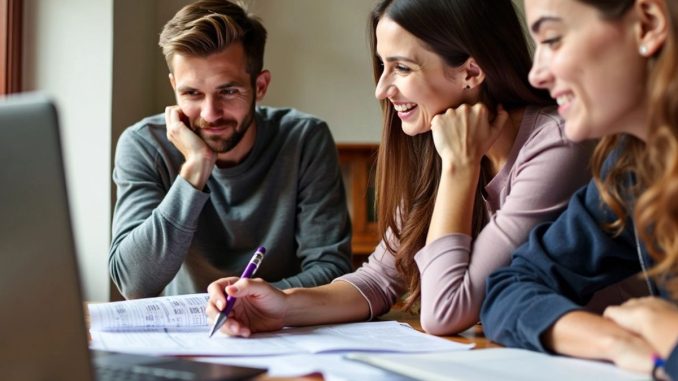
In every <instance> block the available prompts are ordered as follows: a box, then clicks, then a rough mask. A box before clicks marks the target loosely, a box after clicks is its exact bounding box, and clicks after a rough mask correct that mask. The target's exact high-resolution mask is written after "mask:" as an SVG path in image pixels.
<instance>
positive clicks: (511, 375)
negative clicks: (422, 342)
mask: <svg viewBox="0 0 678 381" xmlns="http://www.w3.org/2000/svg"><path fill="white" fill-rule="evenodd" d="M346 357H347V358H348V359H349V360H354V361H359V362H362V363H366V364H369V365H372V366H375V367H378V368H381V369H385V370H388V371H391V372H394V373H397V374H401V375H404V376H407V377H411V378H413V379H416V380H422V381H466V380H468V381H474V380H483V381H541V380H547V379H548V380H549V381H570V380H596V381H641V380H647V379H648V378H647V377H648V376H647V375H644V374H638V373H633V372H629V371H625V370H623V369H620V368H617V367H615V366H614V365H613V364H610V363H605V362H601V361H589V360H581V359H575V358H571V357H565V356H552V355H547V354H544V353H539V352H533V351H528V350H524V349H515V348H490V349H476V350H472V351H459V352H447V353H445V352H432V353H425V354H372V353H351V354H349V355H347V356H346Z"/></svg>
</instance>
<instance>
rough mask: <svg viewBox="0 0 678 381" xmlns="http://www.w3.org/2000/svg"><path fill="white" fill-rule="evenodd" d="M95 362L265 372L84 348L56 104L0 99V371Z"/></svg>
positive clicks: (201, 371)
mask: <svg viewBox="0 0 678 381" xmlns="http://www.w3.org/2000/svg"><path fill="white" fill-rule="evenodd" d="M102 275H103V274H102ZM93 364H94V365H95V366H94V367H93V366H92V365H93ZM94 368H97V372H96V376H95V372H94V370H93V369H94ZM98 369H107V370H108V371H103V372H102V373H106V374H109V375H111V374H115V373H118V374H119V373H127V374H123V375H122V378H121V379H124V380H131V379H143V380H146V379H163V380H170V379H181V380H240V379H247V378H251V377H254V376H256V375H259V374H261V373H263V372H265V370H263V369H258V368H247V367H237V366H225V365H219V364H208V363H201V362H194V361H190V360H184V359H178V358H171V357H153V356H142V355H129V354H113V353H107V352H103V353H93V352H90V350H89V349H88V344H87V331H86V326H85V321H84V304H83V301H82V298H81V290H80V279H79V274H78V267H77V261H76V254H75V244H74V240H73V232H72V229H71V220H70V215H69V208H68V199H67V193H66V181H65V176H64V168H63V162H62V151H61V144H60V133H59V124H58V118H57V112H56V108H55V106H54V104H53V103H52V102H51V101H50V99H49V98H47V97H46V96H44V95H40V94H23V95H17V96H11V97H6V98H0V379H2V380H5V381H10V380H12V381H13V380H21V381H30V380H101V379H102V377H100V376H99V375H100V372H99V370H98ZM111 370H112V371H111ZM130 373H132V374H133V375H134V377H139V378H133V375H131V374H130Z"/></svg>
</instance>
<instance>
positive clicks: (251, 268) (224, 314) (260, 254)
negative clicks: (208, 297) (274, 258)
mask: <svg viewBox="0 0 678 381" xmlns="http://www.w3.org/2000/svg"><path fill="white" fill-rule="evenodd" d="M264 254H266V248H265V247H263V246H260V247H259V248H258V249H257V251H255V252H254V255H253V256H252V259H250V262H249V263H248V264H247V266H246V267H245V271H243V272H242V275H241V276H240V277H241V278H251V277H252V275H254V273H255V272H256V271H257V269H258V268H259V265H260V264H261V261H262V260H263V259H264ZM235 299H236V298H235V297H232V296H230V295H229V296H228V298H226V307H225V308H224V309H223V310H221V312H219V316H217V319H216V320H215V321H214V325H213V326H212V331H211V332H210V336H209V337H212V335H214V332H216V331H217V330H219V328H221V326H223V325H224V323H225V322H226V320H227V319H228V314H230V313H231V310H232V309H233V306H234V305H235Z"/></svg>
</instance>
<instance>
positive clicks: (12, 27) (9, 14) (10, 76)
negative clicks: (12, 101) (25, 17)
mask: <svg viewBox="0 0 678 381" xmlns="http://www.w3.org/2000/svg"><path fill="white" fill-rule="evenodd" d="M22 9H23V0H0V35H1V36H4V38H1V39H0V95H5V94H10V93H18V92H20V91H21V39H22V33H21V32H22Z"/></svg>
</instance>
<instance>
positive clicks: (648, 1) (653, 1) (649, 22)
mask: <svg viewBox="0 0 678 381" xmlns="http://www.w3.org/2000/svg"><path fill="white" fill-rule="evenodd" d="M668 1H675V0H668ZM634 10H635V12H636V13H637V15H638V21H637V25H636V28H635V34H636V39H637V41H638V52H639V53H640V55H642V56H644V57H651V56H654V55H655V54H657V53H658V52H659V51H661V48H662V47H663V46H664V43H665V42H666V38H667V37H668V34H669V22H670V21H669V13H668V9H667V7H666V2H665V0H636V4H635V6H634Z"/></svg>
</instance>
